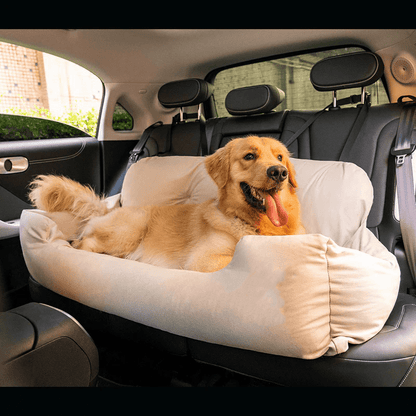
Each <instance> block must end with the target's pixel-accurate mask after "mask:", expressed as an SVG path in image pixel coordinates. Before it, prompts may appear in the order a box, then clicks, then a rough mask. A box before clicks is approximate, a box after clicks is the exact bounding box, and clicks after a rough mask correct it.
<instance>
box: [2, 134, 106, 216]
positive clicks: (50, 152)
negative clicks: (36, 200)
mask: <svg viewBox="0 0 416 416" xmlns="http://www.w3.org/2000/svg"><path fill="white" fill-rule="evenodd" d="M17 156H20V157H24V158H26V159H27V160H28V167H27V169H26V170H24V171H20V172H16V173H7V174H1V173H0V197H1V199H0V200H1V203H0V220H2V221H10V220H14V219H17V218H19V217H20V214H21V211H22V209H25V208H29V205H28V202H29V201H28V199H27V193H28V185H29V183H30V182H31V180H32V179H33V178H34V177H35V176H37V175H40V174H55V175H64V176H68V177H70V178H72V179H74V180H77V181H79V182H82V183H88V184H90V185H92V186H94V187H95V189H96V191H97V192H101V180H100V178H101V173H100V151H99V142H98V141H97V140H96V139H95V138H87V137H82V138H71V139H52V140H39V141H37V140H30V141H18V142H0V159H12V158H13V157H17Z"/></svg>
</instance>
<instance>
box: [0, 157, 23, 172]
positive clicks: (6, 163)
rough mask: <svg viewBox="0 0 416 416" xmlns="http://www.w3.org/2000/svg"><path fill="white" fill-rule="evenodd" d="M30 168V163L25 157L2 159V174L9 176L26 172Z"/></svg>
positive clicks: (0, 161)
mask: <svg viewBox="0 0 416 416" xmlns="http://www.w3.org/2000/svg"><path fill="white" fill-rule="evenodd" d="M28 167H29V161H28V160H27V159H26V158H25V157H24V156H13V157H2V158H0V174H1V175H8V174H11V173H21V172H24V171H25V170H26V169H27V168H28Z"/></svg>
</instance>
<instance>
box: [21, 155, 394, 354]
mask: <svg viewBox="0 0 416 416" xmlns="http://www.w3.org/2000/svg"><path fill="white" fill-rule="evenodd" d="M292 162H293V163H294V166H295V168H296V172H297V176H296V178H297V181H298V184H299V190H298V196H299V199H300V203H301V206H302V220H303V223H304V225H305V228H306V230H307V232H308V234H306V235H299V236H282V237H267V236H246V237H244V238H243V239H241V240H240V242H239V243H238V245H237V247H236V251H235V255H234V257H233V260H232V261H231V263H230V264H229V265H228V266H227V267H226V268H224V269H222V270H219V271H217V272H215V273H198V272H193V271H185V270H172V269H164V268H160V267H156V266H152V265H148V264H144V263H139V262H134V261H131V260H125V259H119V258H114V257H110V256H108V255H103V254H95V253H89V252H84V251H80V250H76V249H74V248H72V247H71V246H70V244H69V243H68V242H67V241H66V239H67V238H68V236H69V234H70V233H71V224H70V221H68V215H67V214H46V213H45V212H43V211H39V210H27V211H24V212H23V213H22V217H21V242H22V247H23V253H24V257H25V260H26V263H27V266H28V268H29V271H30V273H31V275H32V276H33V277H34V278H35V280H37V281H38V282H39V283H40V284H42V285H43V286H45V287H46V288H48V289H50V290H53V291H54V292H56V293H59V294H61V295H63V296H66V297H68V298H70V299H73V300H75V301H77V302H80V303H82V304H85V305H87V306H89V307H92V308H95V309H98V310H101V311H104V312H108V313H111V314H115V315H118V316H121V317H123V318H126V319H129V320H132V321H135V322H138V323H141V324H144V325H148V326H151V327H154V328H158V329H161V330H164V331H167V332H170V333H174V334H177V335H181V336H185V337H188V338H193V339H197V340H202V341H206V342H210V343H215V344H221V345H226V346H232V347H237V348H243V349H249V350H254V351H260V352H265V353H269V354H276V355H283V356H289V357H297V358H305V359H313V358H317V357H320V356H322V355H324V354H327V355H335V354H338V353H341V352H344V351H346V350H347V349H348V345H349V343H352V344H359V343H362V342H365V341H366V340H368V339H370V338H371V337H373V336H374V335H375V334H377V333H378V332H379V331H380V330H381V328H382V327H383V325H384V323H385V321H386V319H387V318H388V316H389V314H390V312H391V310H392V308H393V306H394V303H395V301H396V297H397V293H398V288H399V281H400V271H399V266H398V264H397V261H396V258H395V256H394V255H393V254H391V253H390V252H389V251H388V250H387V249H386V248H385V247H384V246H383V245H382V244H381V243H380V242H379V241H378V240H377V239H376V238H375V237H374V235H373V234H372V233H371V231H369V230H368V229H367V228H366V219H367V216H368V214H369V211H370V208H371V204H372V198H373V189H372V186H371V182H370V180H369V179H368V177H367V175H366V173H365V172H364V171H363V170H361V169H360V168H358V167H357V166H356V165H354V164H350V163H342V162H321V161H310V160H300V159H292ZM166 172H169V174H166ZM215 196H216V186H215V184H214V183H213V181H212V180H211V178H210V177H209V176H208V174H207V173H206V171H205V167H204V164H203V158H200V157H179V156H178V157H165V158H162V157H153V158H147V159H142V160H141V161H139V162H138V163H136V164H135V165H133V166H132V167H131V168H130V169H129V171H128V173H127V175H126V178H125V181H124V184H123V189H122V192H121V194H120V195H117V196H115V197H112V198H109V199H108V203H109V204H112V205H117V204H120V201H121V203H122V204H123V205H124V206H127V205H136V206H143V205H149V204H171V203H190V202H191V203H198V202H203V201H205V200H206V199H208V198H213V197H215ZM69 220H70V218H69ZM162 243H163V242H161V244H162Z"/></svg>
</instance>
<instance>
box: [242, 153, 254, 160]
mask: <svg viewBox="0 0 416 416" xmlns="http://www.w3.org/2000/svg"><path fill="white" fill-rule="evenodd" d="M255 157H256V156H255V155H254V153H247V154H246V155H245V156H244V160H253V159H255Z"/></svg>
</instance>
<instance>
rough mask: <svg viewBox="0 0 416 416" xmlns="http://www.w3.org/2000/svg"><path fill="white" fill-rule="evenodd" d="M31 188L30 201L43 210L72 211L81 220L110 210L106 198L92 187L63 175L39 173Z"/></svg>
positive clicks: (86, 219)
mask: <svg viewBox="0 0 416 416" xmlns="http://www.w3.org/2000/svg"><path fill="white" fill-rule="evenodd" d="M30 189H31V190H30V192H29V199H30V201H31V202H32V204H33V206H34V207H35V208H39V209H41V210H43V211H47V212H63V211H66V212H70V213H72V214H73V215H75V217H77V218H78V219H79V220H81V221H88V220H89V219H91V218H92V217H96V216H102V215H105V214H107V212H109V209H108V208H107V206H106V204H105V202H104V200H103V199H102V198H100V197H99V196H98V195H96V194H95V192H94V191H93V190H92V189H91V188H90V187H88V186H84V185H81V184H80V183H78V182H75V181H73V180H72V179H68V178H65V177H62V176H53V175H39V176H38V177H36V179H35V180H34V181H33V182H32V183H31V184H30Z"/></svg>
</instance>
